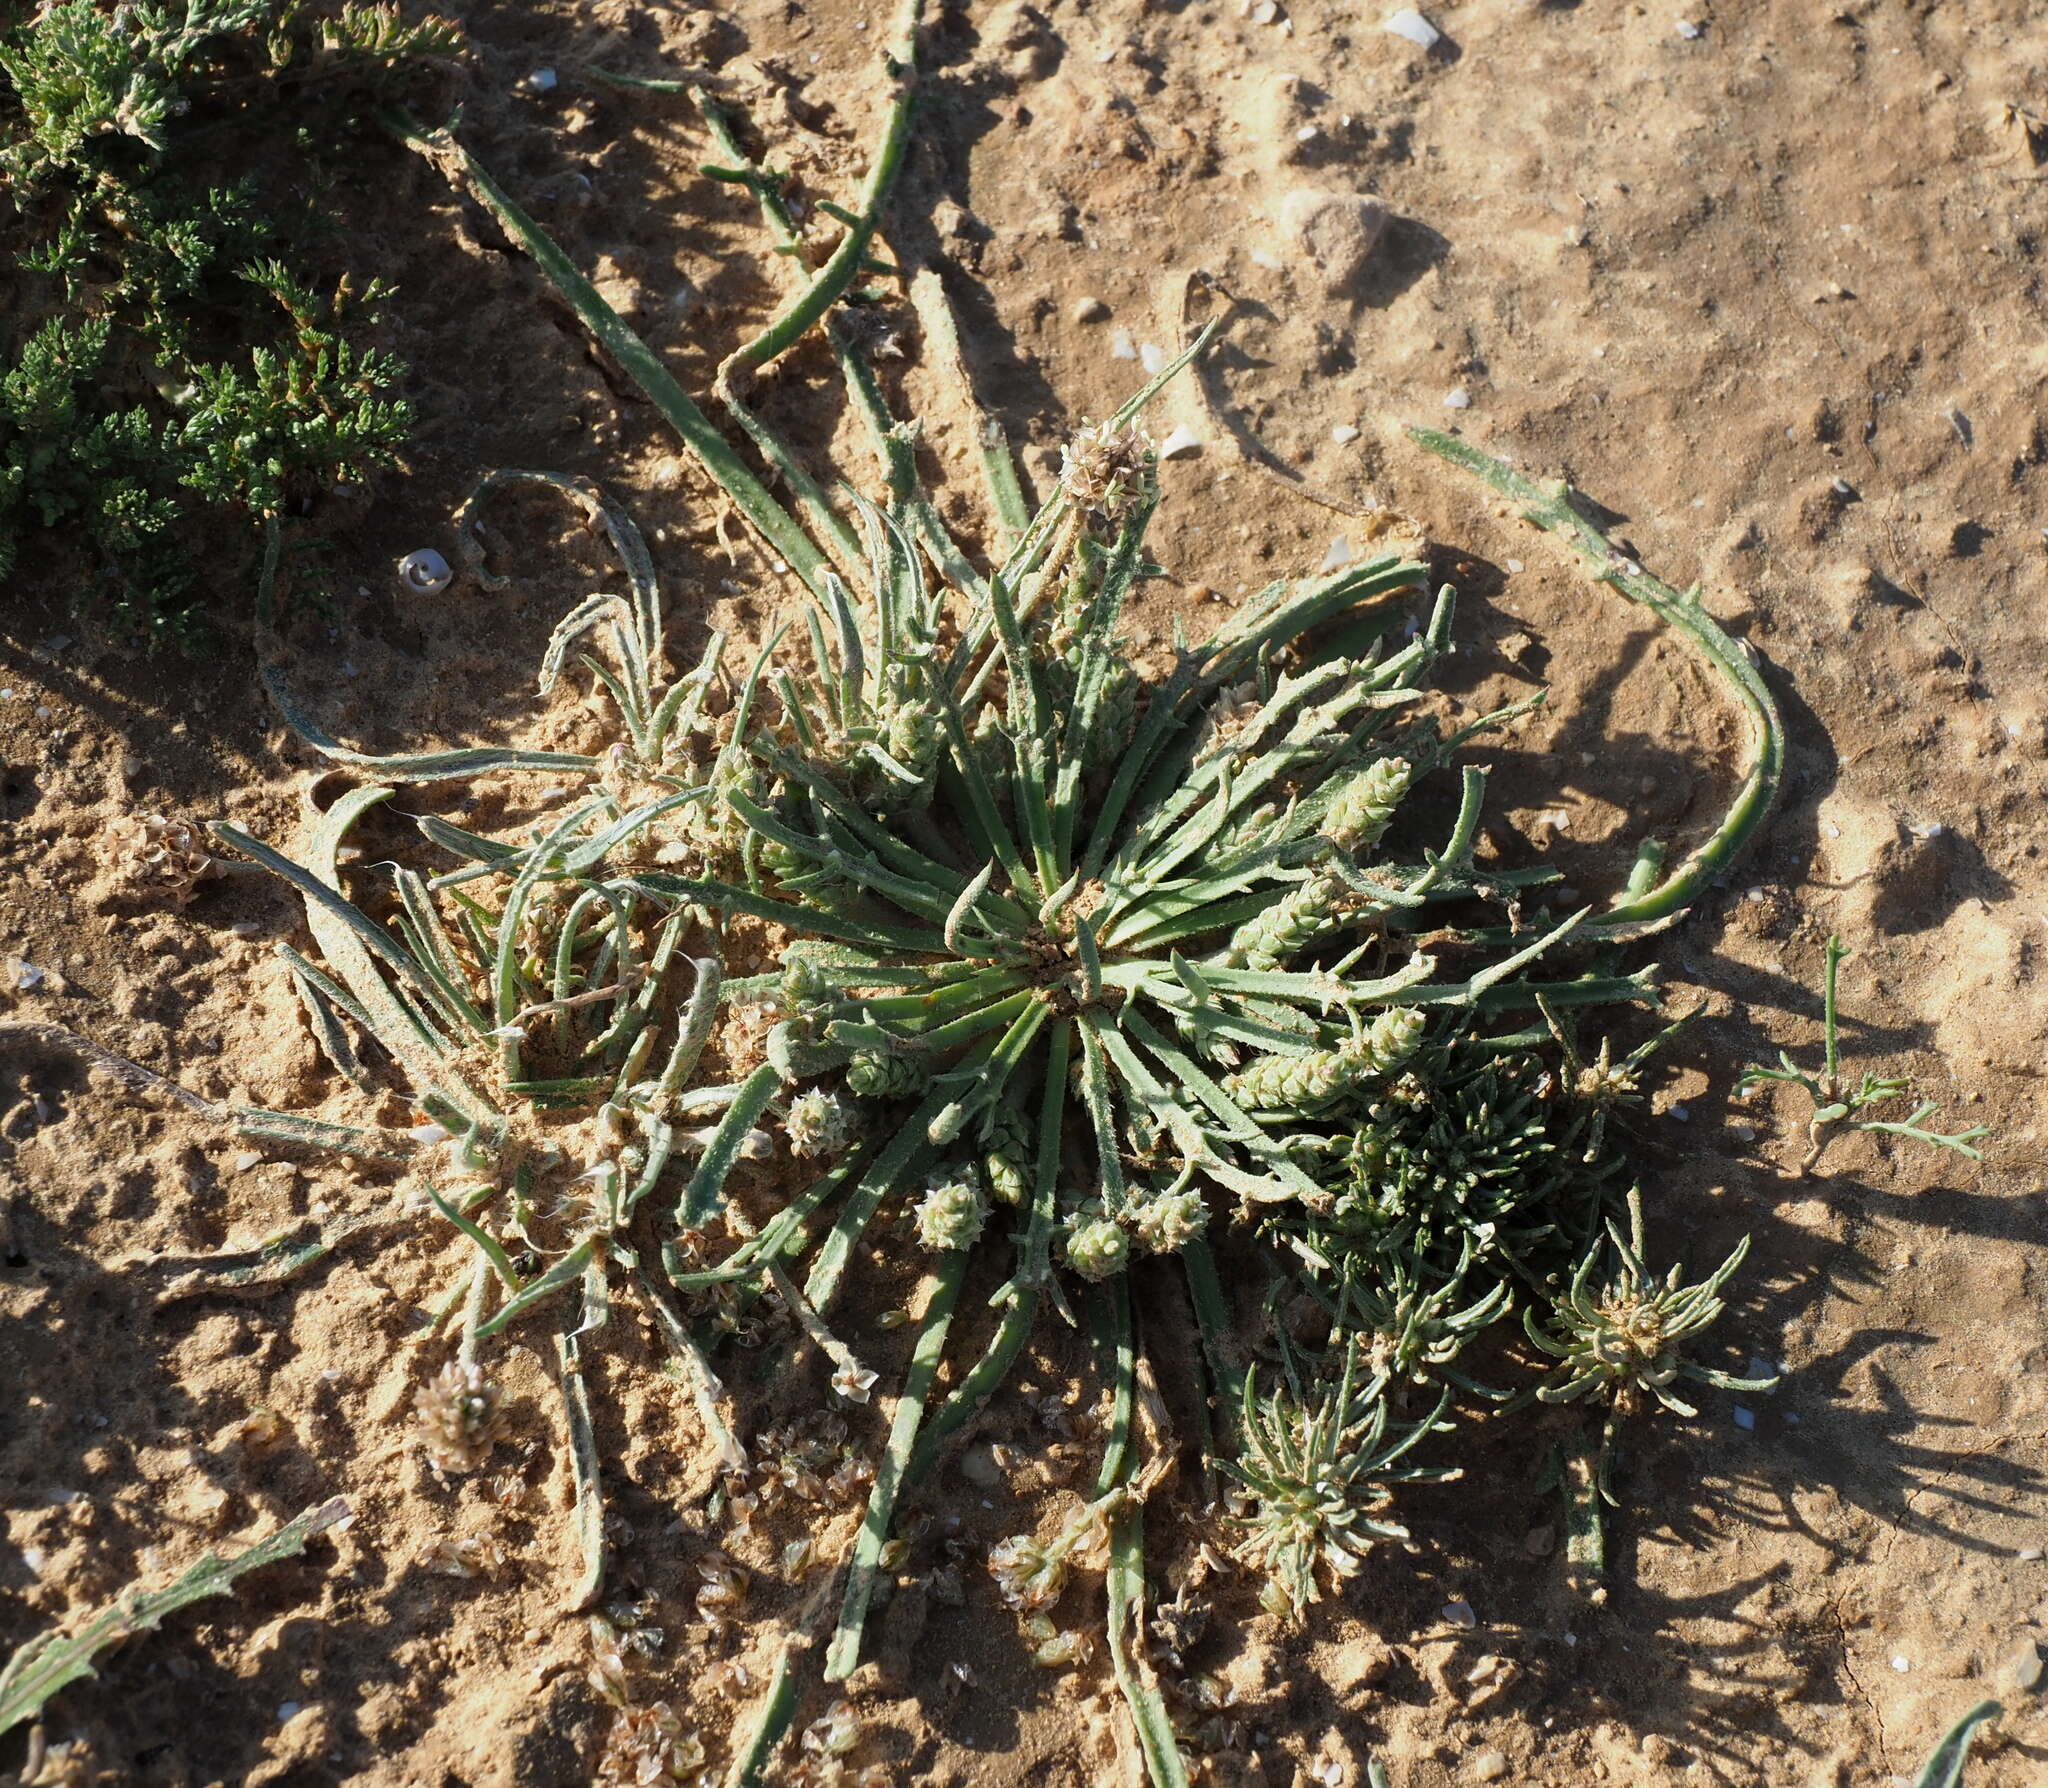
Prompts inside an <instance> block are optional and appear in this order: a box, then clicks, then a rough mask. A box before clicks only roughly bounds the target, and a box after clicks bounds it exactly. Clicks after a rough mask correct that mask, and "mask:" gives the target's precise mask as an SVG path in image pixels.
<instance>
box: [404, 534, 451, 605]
mask: <svg viewBox="0 0 2048 1788" xmlns="http://www.w3.org/2000/svg"><path fill="white" fill-rule="evenodd" d="M398 581H399V582H400V583H402V584H403V585H404V586H405V587H406V588H407V589H408V590H410V591H412V593H413V594H414V595H415V596H432V595H434V594H436V593H437V592H438V591H441V590H445V589H447V587H448V586H449V585H450V584H451V583H453V582H454V581H455V573H454V572H453V571H452V570H451V569H450V568H449V565H448V561H447V560H446V559H444V558H443V557H442V556H441V555H440V554H439V553H437V552H436V551H435V550H434V549H433V548H432V547H431V546H423V547H421V548H420V549H419V551H418V552H416V553H407V554H406V555H405V557H404V558H402V559H400V560H399V561H398Z"/></svg>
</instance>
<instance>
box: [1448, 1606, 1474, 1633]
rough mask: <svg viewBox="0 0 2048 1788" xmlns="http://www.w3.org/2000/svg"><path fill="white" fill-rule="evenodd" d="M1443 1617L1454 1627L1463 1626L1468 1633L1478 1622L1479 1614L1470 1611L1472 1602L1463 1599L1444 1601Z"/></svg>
mask: <svg viewBox="0 0 2048 1788" xmlns="http://www.w3.org/2000/svg"><path fill="white" fill-rule="evenodd" d="M1444 1619H1445V1620H1446V1621H1448V1622H1449V1623H1450V1624H1451V1625H1452V1626H1454V1627H1463V1628H1464V1629H1465V1631H1466V1632H1468V1633H1469V1632H1470V1631H1471V1630H1472V1629H1473V1628H1474V1627H1476V1626H1477V1625H1478V1624H1479V1616H1478V1615H1476V1614H1474V1613H1473V1612H1472V1604H1471V1603H1470V1602H1465V1601H1457V1602H1446V1603H1445V1604H1444Z"/></svg>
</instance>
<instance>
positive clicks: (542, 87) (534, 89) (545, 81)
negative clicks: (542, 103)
mask: <svg viewBox="0 0 2048 1788" xmlns="http://www.w3.org/2000/svg"><path fill="white" fill-rule="evenodd" d="M556 84H557V83H556V75H555V71H554V70H553V69H552V68H536V69H535V70H534V71H533V73H532V74H530V75H528V76H527V77H526V90H527V92H529V93H552V92H554V90H555V87H556Z"/></svg>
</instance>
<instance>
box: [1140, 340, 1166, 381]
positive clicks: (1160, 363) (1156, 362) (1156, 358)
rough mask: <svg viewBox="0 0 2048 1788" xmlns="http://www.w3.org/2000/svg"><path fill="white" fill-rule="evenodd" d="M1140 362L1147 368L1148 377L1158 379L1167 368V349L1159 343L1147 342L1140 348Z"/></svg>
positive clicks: (1146, 374)
mask: <svg viewBox="0 0 2048 1788" xmlns="http://www.w3.org/2000/svg"><path fill="white" fill-rule="evenodd" d="M1138 364H1139V365H1140V366H1142V367H1143V368H1144V369H1145V376H1146V377H1147V378H1148V379H1156V378H1157V377H1158V376H1159V375H1160V373H1162V372H1164V371H1165V370H1166V350H1165V349H1164V348H1162V347H1160V346H1158V344H1157V343H1154V342H1149V341H1148V342H1145V343H1143V344H1142V345H1141V346H1140V347H1139V349H1138Z"/></svg>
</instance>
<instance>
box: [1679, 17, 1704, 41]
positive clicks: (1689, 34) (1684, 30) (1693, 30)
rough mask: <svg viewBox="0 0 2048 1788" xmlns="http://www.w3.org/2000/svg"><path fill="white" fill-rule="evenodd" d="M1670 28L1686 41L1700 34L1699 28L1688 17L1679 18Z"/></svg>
mask: <svg viewBox="0 0 2048 1788" xmlns="http://www.w3.org/2000/svg"><path fill="white" fill-rule="evenodd" d="M1672 29H1673V30H1674V31H1676V32H1677V33H1678V35H1679V36H1680V37H1682V38H1684V39H1685V41H1686V42H1687V43H1691V42H1692V41H1693V39H1694V38H1696V37H1698V36H1699V34H1700V28H1699V27H1698V26H1697V25H1695V24H1694V23H1693V22H1692V20H1690V19H1680V20H1679V21H1678V23H1677V24H1675V25H1674V26H1672Z"/></svg>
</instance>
